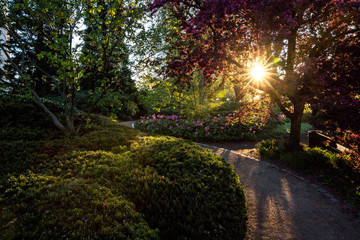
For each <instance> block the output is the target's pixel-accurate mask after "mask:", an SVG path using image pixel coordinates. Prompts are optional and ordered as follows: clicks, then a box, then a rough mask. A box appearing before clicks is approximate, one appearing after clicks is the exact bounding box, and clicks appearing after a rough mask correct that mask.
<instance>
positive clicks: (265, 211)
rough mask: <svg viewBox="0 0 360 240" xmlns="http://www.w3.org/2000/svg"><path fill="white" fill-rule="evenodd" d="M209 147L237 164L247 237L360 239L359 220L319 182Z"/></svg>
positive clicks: (230, 152) (236, 169) (232, 152)
mask: <svg viewBox="0 0 360 240" xmlns="http://www.w3.org/2000/svg"><path fill="white" fill-rule="evenodd" d="M209 148H210V149H211V150H212V151H213V152H215V153H217V154H218V155H220V156H223V157H224V158H225V159H226V161H228V162H229V163H231V164H232V165H233V166H234V170H235V172H236V173H237V174H238V176H239V178H240V181H241V184H242V186H243V187H244V189H245V190H246V197H247V206H248V216H249V221H248V235H247V239H306V240H311V239H314V240H315V239H316V240H319V239H326V240H331V239H334V240H335V239H344V240H345V239H346V240H347V239H349V240H351V239H354V240H355V239H360V222H359V221H358V220H357V219H356V218H354V217H353V216H351V215H349V214H347V213H345V212H343V211H342V205H341V204H340V203H339V202H338V201H337V200H336V199H334V198H333V197H332V196H331V195H329V194H327V193H326V192H325V191H324V190H322V189H321V188H319V187H318V186H317V185H314V184H310V183H307V182H306V181H304V180H301V179H299V178H298V177H296V176H294V175H292V174H290V173H288V172H286V171H283V170H281V169H279V168H277V167H274V166H273V165H271V164H268V163H266V162H262V161H258V160H256V159H251V158H248V157H246V156H243V155H241V154H239V153H236V152H234V151H231V150H228V149H223V148H217V147H209Z"/></svg>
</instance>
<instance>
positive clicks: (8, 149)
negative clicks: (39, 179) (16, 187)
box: [0, 140, 38, 178]
mask: <svg viewBox="0 0 360 240" xmlns="http://www.w3.org/2000/svg"><path fill="white" fill-rule="evenodd" d="M37 148H38V143H37V142H30V141H21V140H20V141H0V178H1V177H3V176H6V175H7V174H19V173H23V172H24V171H26V170H27V169H28V168H30V164H31V160H32V158H33V155H34V153H36V151H37Z"/></svg>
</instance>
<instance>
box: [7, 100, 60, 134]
mask: <svg viewBox="0 0 360 240" xmlns="http://www.w3.org/2000/svg"><path fill="white" fill-rule="evenodd" d="M44 101H47V104H48V107H49V109H50V110H52V111H53V112H55V113H59V112H61V111H63V109H62V108H61V106H59V105H58V104H57V103H56V102H53V101H50V100H47V99H44ZM0 115H1V119H0V125H1V129H0V140H6V141H9V140H10V141H13V140H38V139H40V138H41V137H43V135H44V134H47V133H48V131H45V129H50V130H53V129H52V128H51V127H52V124H53V123H52V122H51V120H50V118H49V116H48V115H47V114H46V113H45V112H42V111H39V108H38V106H36V105H35V103H34V102H32V101H31V99H28V98H26V97H24V96H17V95H15V96H7V95H0Z"/></svg>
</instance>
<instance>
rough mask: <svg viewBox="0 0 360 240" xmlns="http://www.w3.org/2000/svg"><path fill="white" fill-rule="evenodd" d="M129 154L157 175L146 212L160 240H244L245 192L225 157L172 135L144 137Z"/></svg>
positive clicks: (134, 144) (132, 147)
mask: <svg viewBox="0 0 360 240" xmlns="http://www.w3.org/2000/svg"><path fill="white" fill-rule="evenodd" d="M131 150H132V152H130V153H129V154H130V155H131V157H132V159H136V160H137V161H144V162H146V161H148V164H150V165H153V167H154V169H155V170H156V172H157V173H158V174H159V176H158V179H157V180H156V181H153V182H152V183H151V187H150V188H151V192H150V194H151V195H150V199H149V202H148V207H147V208H146V209H145V212H144V213H145V219H146V220H147V221H148V223H149V225H150V226H151V227H155V226H156V227H157V228H159V229H160V235H161V237H162V239H243V238H244V237H245V233H246V220H247V215H246V213H247V212H246V203H245V195H244V190H243V188H242V187H241V185H240V182H239V178H238V176H237V175H236V174H235V173H234V171H233V169H232V167H231V165H230V164H228V163H226V162H225V161H224V159H223V158H221V157H219V156H216V155H215V154H213V153H211V152H210V151H208V150H205V149H203V148H201V147H200V146H198V145H195V144H194V143H191V142H189V141H185V140H182V139H177V138H172V137H143V138H141V139H139V141H137V142H134V143H133V144H132V145H131ZM149 157H150V159H152V160H151V161H149V160H148V159H149Z"/></svg>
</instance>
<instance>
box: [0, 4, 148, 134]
mask: <svg viewBox="0 0 360 240" xmlns="http://www.w3.org/2000/svg"><path fill="white" fill-rule="evenodd" d="M105 2H106V4H105ZM103 3H104V4H105V5H106V8H105V7H104V4H101V2H96V1H93V0H83V1H75V0H56V1H45V0H29V1H25V0H14V1H9V4H8V12H7V13H6V14H2V15H1V20H2V22H4V23H5V25H6V27H7V29H8V31H9V34H10V36H11V38H12V40H13V43H14V45H15V47H12V48H11V49H12V52H10V53H9V54H7V58H8V59H7V60H8V62H9V63H10V65H11V66H12V67H13V69H15V71H14V74H13V76H12V77H11V78H8V79H9V80H7V81H3V80H2V83H4V84H7V85H9V86H11V87H12V88H13V89H17V90H18V91H20V92H22V93H23V94H28V95H29V96H30V97H31V99H32V100H33V101H34V102H35V103H36V104H38V105H39V106H40V107H41V108H42V109H43V110H44V111H46V112H47V113H48V114H49V116H50V117H51V118H52V120H53V121H54V123H55V125H56V126H57V127H58V128H59V129H61V130H62V131H64V132H69V131H70V132H71V131H74V129H75V126H74V114H75V110H76V103H77V98H78V91H79V90H80V89H81V81H80V80H81V79H82V78H83V75H84V72H85V69H84V66H85V64H86V63H88V62H90V63H92V64H93V66H95V67H96V68H97V71H98V72H101V73H104V77H103V78H101V79H99V80H100V81H101V84H100V87H99V88H98V91H100V92H101V93H100V98H101V96H103V95H104V94H105V93H106V92H107V91H109V90H110V89H111V88H112V87H113V86H114V85H117V84H118V83H119V81H120V80H121V79H119V78H116V77H109V76H113V75H114V74H115V73H116V71H119V70H118V68H114V67H113V68H111V67H112V64H114V63H115V62H117V61H118V60H119V59H120V60H121V61H120V62H122V61H123V59H124V58H123V57H122V55H124V54H125V55H126V54H127V53H126V52H125V53H124V51H122V49H123V48H121V46H122V45H123V44H124V42H125V40H124V39H126V38H131V37H132V36H133V35H134V32H135V31H136V26H135V24H136V23H137V19H138V18H140V17H141V11H142V10H143V9H144V6H143V5H142V2H140V1H120V0H114V1H103ZM19 11H20V12H22V13H23V14H24V15H25V16H29V17H30V16H31V19H32V21H29V22H27V21H24V22H22V24H23V25H22V26H19V24H17V21H16V20H17V19H16V16H15V15H14V14H11V13H14V12H19ZM100 15H101V17H100ZM84 21H88V22H87V25H90V24H91V23H90V21H91V22H94V25H93V28H94V29H95V30H94V31H92V32H91V34H92V35H91V39H90V40H89V41H87V43H89V44H90V45H91V46H92V47H94V48H96V49H97V51H98V52H99V53H100V54H97V55H96V57H97V58H96V59H94V58H93V56H92V54H91V53H89V54H85V53H81V52H80V49H81V48H82V46H83V45H84V41H83V38H84V36H85V34H84V30H83V29H82V28H81V26H82V25H83V23H84ZM97 21H98V22H97ZM37 35H42V38H43V41H44V42H45V43H46V47H47V48H46V49H42V51H41V52H40V53H38V52H34V51H33V48H29V47H28V46H29V45H30V46H32V44H33V41H32V39H31V38H32V36H37ZM87 36H88V35H87ZM76 38H78V39H80V40H78V41H75V39H76ZM28 43H29V44H28ZM0 47H1V48H2V50H4V49H5V47H6V46H4V45H0ZM34 54H35V55H36V57H37V58H38V60H42V59H46V62H48V63H49V64H50V66H51V67H52V68H53V69H55V70H56V71H55V72H53V73H52V72H48V71H46V70H47V69H43V68H42V67H41V66H40V64H39V63H38V62H36V61H35V60H34V58H33V56H34ZM14 56H16V57H18V58H19V59H20V60H19V61H15V59H14ZM125 59H126V58H125ZM120 64H121V63H120ZM24 69H37V70H39V71H41V72H42V73H43V74H45V75H46V76H47V77H48V78H49V79H51V81H52V84H53V86H54V87H55V88H56V89H57V92H58V95H59V97H61V99H62V103H63V106H64V113H65V116H66V125H63V123H61V122H60V121H59V119H58V117H57V116H56V115H55V114H54V113H52V112H51V111H50V110H49V109H48V108H47V107H46V104H45V103H44V102H43V101H42V99H41V97H40V96H39V93H38V92H37V91H36V88H35V87H34V84H32V79H31V77H32V76H31V74H30V73H31V72H32V71H28V70H26V71H25V70H24ZM96 102H97V101H95V104H96Z"/></svg>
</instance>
